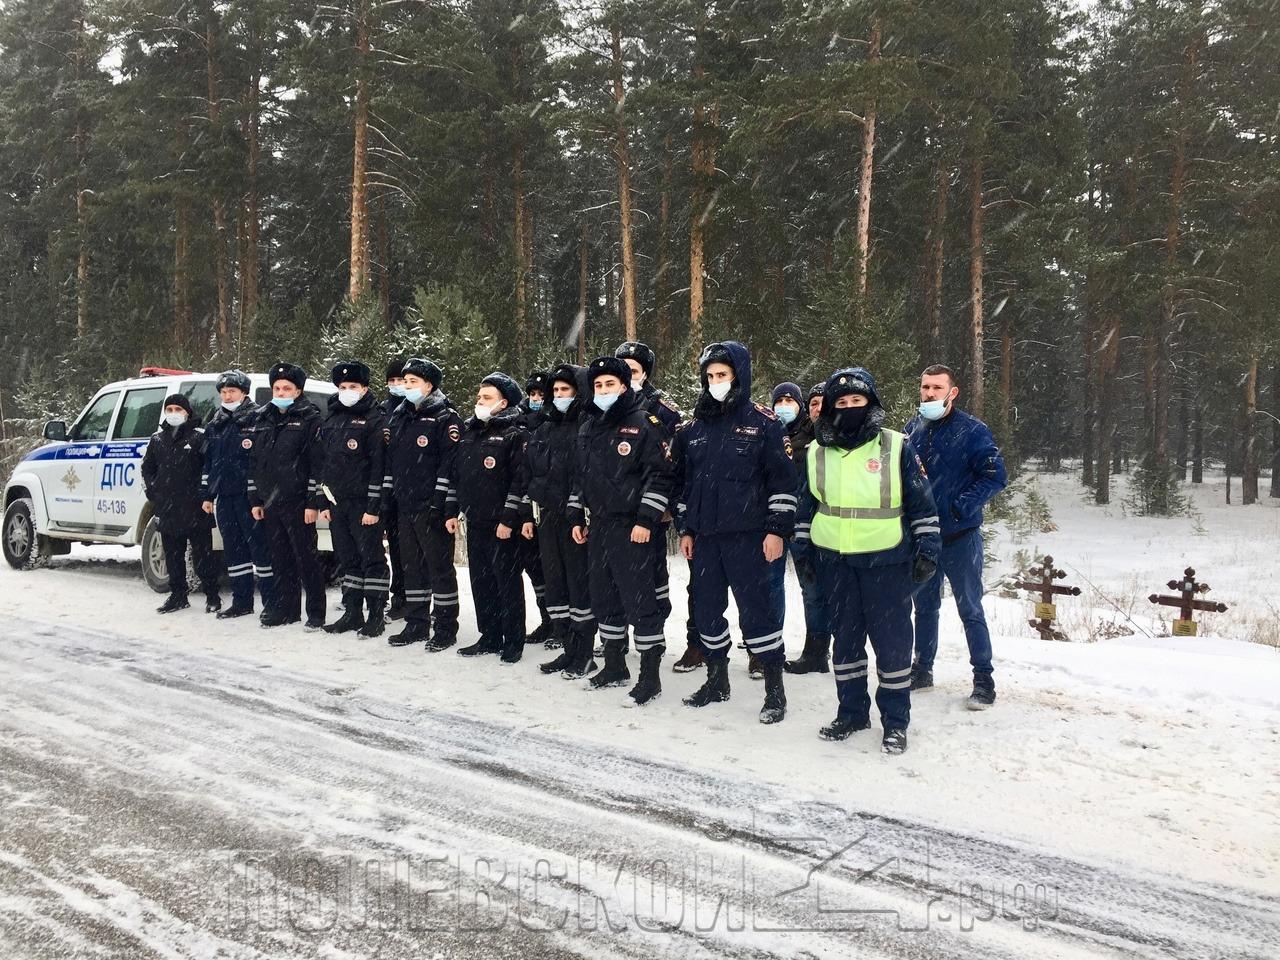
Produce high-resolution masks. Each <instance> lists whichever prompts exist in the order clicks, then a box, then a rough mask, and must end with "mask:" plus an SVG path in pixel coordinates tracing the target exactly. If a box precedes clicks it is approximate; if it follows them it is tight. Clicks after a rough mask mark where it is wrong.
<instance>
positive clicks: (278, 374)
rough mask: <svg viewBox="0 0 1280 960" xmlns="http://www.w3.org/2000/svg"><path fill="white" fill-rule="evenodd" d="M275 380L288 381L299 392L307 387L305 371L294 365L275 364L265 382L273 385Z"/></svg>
mask: <svg viewBox="0 0 1280 960" xmlns="http://www.w3.org/2000/svg"><path fill="white" fill-rule="evenodd" d="M277 380H288V381H289V382H290V383H292V384H293V385H294V386H295V387H297V388H298V389H299V390H301V389H302V388H303V387H305V386H306V385H307V371H305V370H303V369H302V368H301V367H300V366H298V365H297V364H296V363H277V364H276V365H275V366H274V367H272V368H271V371H270V372H269V373H268V374H267V382H268V383H270V384H272V385H274V384H275V382H276V381H277Z"/></svg>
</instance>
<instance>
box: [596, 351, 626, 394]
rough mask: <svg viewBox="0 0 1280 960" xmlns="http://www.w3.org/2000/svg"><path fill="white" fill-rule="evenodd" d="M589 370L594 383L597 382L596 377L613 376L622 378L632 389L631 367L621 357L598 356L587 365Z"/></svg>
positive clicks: (624, 384) (624, 383) (623, 382)
mask: <svg viewBox="0 0 1280 960" xmlns="http://www.w3.org/2000/svg"><path fill="white" fill-rule="evenodd" d="M587 372H588V374H589V375H590V377H591V382H592V383H595V381H596V377H603V376H613V377H617V378H618V379H619V380H621V381H622V384H623V386H625V387H626V388H627V389H628V390H630V389H631V368H630V367H628V366H627V361H625V360H623V359H622V358H621V357H596V358H595V359H594V360H592V361H591V365H590V366H589V367H587Z"/></svg>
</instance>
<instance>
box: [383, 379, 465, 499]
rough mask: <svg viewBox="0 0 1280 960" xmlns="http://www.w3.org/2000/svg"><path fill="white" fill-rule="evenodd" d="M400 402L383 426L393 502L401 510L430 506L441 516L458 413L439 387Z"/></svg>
mask: <svg viewBox="0 0 1280 960" xmlns="http://www.w3.org/2000/svg"><path fill="white" fill-rule="evenodd" d="M395 399H396V400H397V401H398V403H397V405H396V407H395V409H394V412H393V413H392V414H391V420H390V422H389V424H388V427H387V438H388V439H387V470H388V472H389V473H390V474H391V490H392V491H393V492H394V495H395V503H396V507H397V508H398V509H400V510H403V511H404V512H405V513H425V512H426V511H428V510H434V511H436V512H438V513H439V514H440V516H441V517H443V516H444V515H445V508H446V505H447V503H448V499H449V479H450V477H451V476H452V475H453V461H454V457H455V456H457V452H458V441H459V440H461V439H462V418H461V417H459V416H458V411H457V410H455V409H454V407H453V403H452V402H451V401H450V400H449V398H448V397H447V396H446V395H445V394H443V393H441V392H440V391H439V390H433V391H431V393H429V394H427V396H425V397H423V398H422V402H421V403H419V404H418V405H417V406H415V405H414V404H412V403H410V402H409V401H408V400H401V399H400V398H398V397H397V398H395Z"/></svg>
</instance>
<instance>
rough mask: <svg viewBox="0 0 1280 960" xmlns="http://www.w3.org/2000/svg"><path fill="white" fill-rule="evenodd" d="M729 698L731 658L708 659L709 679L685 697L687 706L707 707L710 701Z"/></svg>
mask: <svg viewBox="0 0 1280 960" xmlns="http://www.w3.org/2000/svg"><path fill="white" fill-rule="evenodd" d="M728 699H729V660H728V658H727V657H725V658H720V659H716V660H708V661H707V679H706V682H705V683H703V685H702V686H700V687H699V688H698V689H697V690H695V691H694V692H693V693H692V694H691V695H690V696H687V697H685V698H684V703H685V706H687V707H705V706H706V705H707V704H708V703H720V702H722V701H724V700H728Z"/></svg>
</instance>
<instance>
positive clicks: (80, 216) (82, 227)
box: [75, 3, 89, 337]
mask: <svg viewBox="0 0 1280 960" xmlns="http://www.w3.org/2000/svg"><path fill="white" fill-rule="evenodd" d="M75 23H76V106H75V111H76V130H75V147H76V179H75V184H76V243H77V245H78V247H79V249H78V251H77V254H76V336H77V337H83V336H85V335H86V334H88V332H89V202H88V188H87V187H86V185H85V161H86V156H87V154H88V149H87V146H86V141H87V134H86V132H85V118H84V109H83V107H82V104H81V97H82V96H83V93H82V91H83V89H84V88H83V83H84V57H85V50H84V43H85V29H84V4H83V3H81V4H79V6H78V8H77V10H76V21H75Z"/></svg>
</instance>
